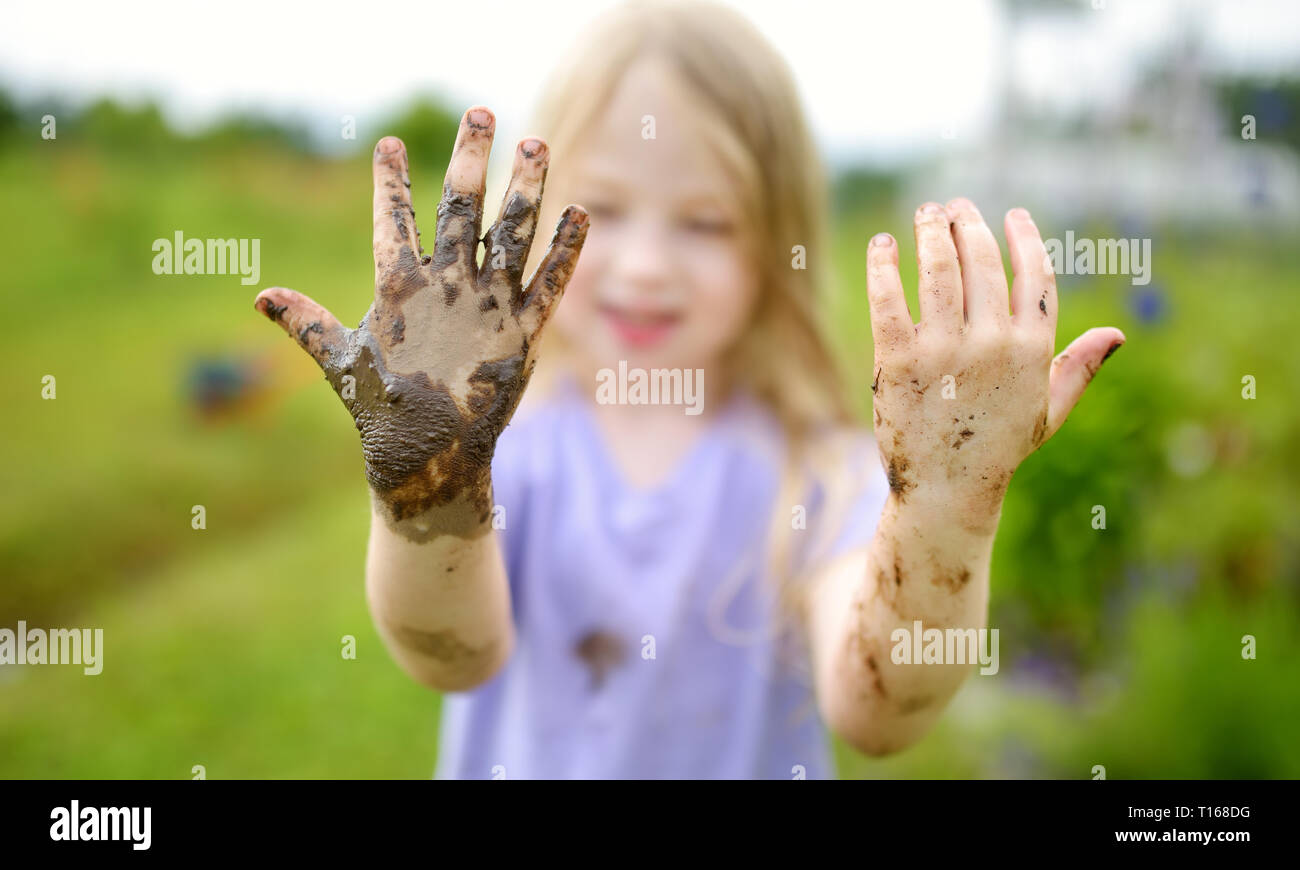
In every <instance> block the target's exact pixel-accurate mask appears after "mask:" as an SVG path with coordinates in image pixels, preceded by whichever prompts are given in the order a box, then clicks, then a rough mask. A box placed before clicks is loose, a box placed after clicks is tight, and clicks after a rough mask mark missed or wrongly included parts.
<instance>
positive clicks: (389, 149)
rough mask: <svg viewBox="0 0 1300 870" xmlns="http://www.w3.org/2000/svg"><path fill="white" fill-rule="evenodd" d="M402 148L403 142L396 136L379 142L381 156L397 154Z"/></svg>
mask: <svg viewBox="0 0 1300 870" xmlns="http://www.w3.org/2000/svg"><path fill="white" fill-rule="evenodd" d="M401 147H402V140H400V139H398V138H397V137H396V136H385V137H384V138H382V139H380V140H379V153H380V154H396V153H397V149H399V148H401Z"/></svg>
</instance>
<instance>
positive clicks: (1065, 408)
mask: <svg viewBox="0 0 1300 870" xmlns="http://www.w3.org/2000/svg"><path fill="white" fill-rule="evenodd" d="M1126 340H1127V339H1125V338H1124V333H1122V332H1120V331H1119V330H1118V329H1116V328H1115V327H1113V326H1099V327H1096V328H1095V329H1089V330H1088V331H1087V332H1085V333H1084V334H1083V335H1081V336H1079V337H1078V338H1076V339H1075V340H1074V341H1072V342H1070V346H1069V347H1067V348H1066V349H1065V350H1063V351H1061V352H1060V353H1059V354H1057V356H1056V359H1054V360H1052V374H1051V386H1050V388H1049V395H1050V399H1049V402H1048V406H1047V436H1046V437H1045V438H1044V439H1043V440H1044V441H1046V440H1047V438H1051V437H1052V435H1054V434H1055V433H1056V430H1057V429H1060V428H1061V424H1062V423H1064V422H1065V418H1066V417H1068V416H1070V411H1072V410H1074V406H1075V405H1076V404H1077V403H1078V401H1079V397H1080V396H1082V395H1083V391H1084V389H1085V388H1086V387H1087V386H1088V383H1089V382H1090V381H1091V380H1092V376H1093V375H1095V374H1097V369H1099V368H1101V364H1102V363H1104V362H1105V361H1106V360H1107V359H1109V358H1110V355H1111V354H1112V353H1114V352H1115V351H1117V350H1119V347H1120V345H1122V344H1123V343H1124V342H1125V341H1126Z"/></svg>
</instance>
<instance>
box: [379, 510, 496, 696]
mask: <svg viewBox="0 0 1300 870" xmlns="http://www.w3.org/2000/svg"><path fill="white" fill-rule="evenodd" d="M436 510H442V509H436ZM428 519H429V520H430V524H431V526H432V527H434V528H438V527H441V526H457V527H460V528H462V529H463V528H464V527H465V524H464V523H455V524H452V523H448V522H445V521H446V520H448V519H450V518H444V517H429V518H428ZM366 601H367V603H368V605H369V607H370V614H371V618H372V619H373V620H374V622H375V626H376V628H377V629H378V631H379V635H380V637H381V638H383V641H384V644H385V645H386V646H387V647H388V650H389V652H390V653H391V654H392V656H393V658H394V659H395V660H396V661H397V663H398V664H399V665H400V666H401V667H402V669H403V670H405V671H406V672H407V673H408V674H409V675H410V676H411V677H412V678H413V679H415V680H416V681H417V682H420V683H422V684H424V685H426V686H429V687H430V688H432V689H437V690H439V691H445V692H454V691H464V690H467V689H471V688H473V687H474V686H477V685H479V684H480V683H482V682H484V681H486V680H488V679H490V678H491V677H492V676H493V675H495V674H496V673H497V671H499V670H500V668H501V666H502V665H504V664H505V662H506V660H507V659H508V658H509V657H510V653H511V651H512V650H513V647H514V623H513V620H512V618H511V608H510V586H509V583H508V580H507V575H506V570H505V564H504V562H503V560H502V557H501V549H500V545H499V543H498V540H497V536H496V533H495V532H494V531H493V530H492V525H491V519H488V520H486V521H484V522H482V523H479V522H477V521H475V522H474V523H472V524H471V528H470V531H469V533H467V534H464V533H462V534H450V533H448V534H438V535H434V536H432V537H430V538H429V539H428V540H426V541H419V540H416V539H413V537H412V536H410V535H405V534H402V532H401V531H400V530H398V529H394V527H393V526H392V524H390V522H389V521H387V520H386V519H385V517H384V514H383V512H382V509H381V508H380V507H378V506H377V505H376V506H373V507H372V512H371V523H370V545H369V549H368V551H367V555H366Z"/></svg>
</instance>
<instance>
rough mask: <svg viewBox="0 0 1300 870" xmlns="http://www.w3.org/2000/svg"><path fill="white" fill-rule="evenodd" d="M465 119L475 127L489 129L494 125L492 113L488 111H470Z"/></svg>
mask: <svg viewBox="0 0 1300 870" xmlns="http://www.w3.org/2000/svg"><path fill="white" fill-rule="evenodd" d="M465 117H466V118H467V119H468V120H469V123H470V124H471V125H472V126H474V127H488V126H491V124H492V113H491V112H489V111H488V110H487V109H470V110H469V112H467V113H466V115H465Z"/></svg>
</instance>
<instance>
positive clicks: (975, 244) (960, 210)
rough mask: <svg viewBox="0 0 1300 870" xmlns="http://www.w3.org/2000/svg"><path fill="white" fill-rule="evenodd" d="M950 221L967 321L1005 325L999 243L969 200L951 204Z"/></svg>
mask: <svg viewBox="0 0 1300 870" xmlns="http://www.w3.org/2000/svg"><path fill="white" fill-rule="evenodd" d="M948 218H949V220H951V221H952V239H953V242H954V243H955V244H956V246H957V259H958V260H959V261H960V262H961V283H962V287H963V288H964V294H963V295H964V298H965V300H966V320H967V321H968V322H970V323H976V322H979V321H988V322H992V323H1001V322H1005V321H1006V320H1007V319H1008V317H1009V315H1008V314H1007V304H1008V303H1007V273H1006V272H1005V271H1004V269H1003V266H1002V251H1001V249H999V248H998V240H997V239H995V238H994V237H993V231H992V230H990V229H989V227H988V224H986V223H984V216H983V215H981V214H980V213H979V210H978V209H977V208H975V204H974V203H973V202H971V201H970V200H969V199H964V198H962V197H958V198H957V199H954V200H952V201H951V202H949V203H948Z"/></svg>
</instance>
